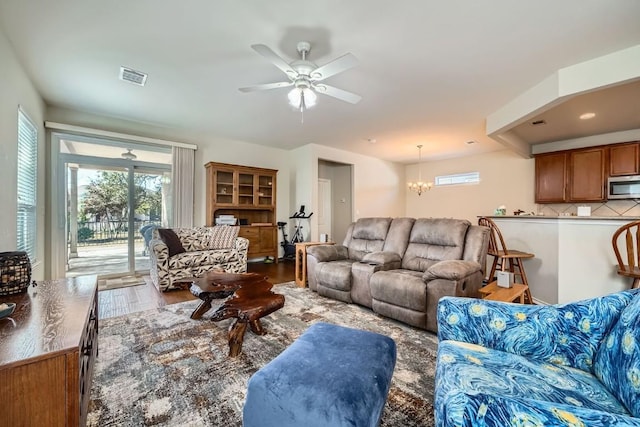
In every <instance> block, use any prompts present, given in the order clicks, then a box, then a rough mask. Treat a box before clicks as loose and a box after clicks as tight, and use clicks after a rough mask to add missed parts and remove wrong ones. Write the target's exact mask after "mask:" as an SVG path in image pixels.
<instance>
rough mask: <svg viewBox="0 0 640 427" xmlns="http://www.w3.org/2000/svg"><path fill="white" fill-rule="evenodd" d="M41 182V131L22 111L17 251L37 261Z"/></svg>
mask: <svg viewBox="0 0 640 427" xmlns="http://www.w3.org/2000/svg"><path fill="white" fill-rule="evenodd" d="M37 179H38V130H37V129H36V127H35V125H34V124H33V122H32V121H31V120H30V119H29V117H27V115H26V114H25V113H24V112H23V111H22V110H21V109H20V108H19V109H18V212H17V227H18V229H17V239H18V242H17V249H18V250H19V251H25V252H26V253H27V254H28V255H29V259H30V260H31V263H32V264H33V263H34V262H35V261H36V235H37V234H36V232H37V230H36V227H37V221H36V203H37V197H36V196H37Z"/></svg>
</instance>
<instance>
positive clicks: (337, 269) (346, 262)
mask: <svg viewBox="0 0 640 427" xmlns="http://www.w3.org/2000/svg"><path fill="white" fill-rule="evenodd" d="M353 263H354V261H353V260H350V259H343V260H339V261H332V262H320V263H318V265H317V266H316V280H317V281H318V285H320V286H324V287H326V288H331V289H337V290H340V291H350V290H351V265H352V264H353Z"/></svg>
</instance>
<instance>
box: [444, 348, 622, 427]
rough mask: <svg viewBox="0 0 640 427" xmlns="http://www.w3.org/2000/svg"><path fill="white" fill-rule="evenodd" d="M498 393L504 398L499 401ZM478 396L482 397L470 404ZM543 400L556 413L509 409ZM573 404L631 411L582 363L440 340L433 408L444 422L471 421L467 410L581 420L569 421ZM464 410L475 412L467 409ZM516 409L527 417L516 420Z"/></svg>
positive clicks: (504, 420)
mask: <svg viewBox="0 0 640 427" xmlns="http://www.w3.org/2000/svg"><path fill="white" fill-rule="evenodd" d="M494 396H495V397H496V398H500V399H502V402H504V404H502V405H500V406H499V407H496V405H498V403H497V402H495V400H494V399H493V397H494ZM475 398H479V399H478V402H474V404H471V405H468V403H469V400H472V399H475ZM502 402H501V403H502ZM527 402H531V404H527ZM544 402H549V403H551V404H553V406H554V407H555V411H553V413H555V415H554V416H555V417H557V418H555V419H554V418H551V419H538V418H536V414H535V412H534V411H522V410H521V411H516V413H515V414H514V413H513V411H511V409H512V406H514V405H518V404H524V406H528V407H530V406H535V407H537V406H538V405H540V404H544ZM512 403H513V404H514V405H512ZM489 407H490V408H491V411H487V408H489ZM572 407H578V408H580V409H583V408H585V409H586V408H590V409H594V410H598V411H603V412H608V413H614V414H621V415H628V412H627V410H626V408H625V407H624V406H623V405H621V404H620V402H619V401H618V400H617V399H616V397H615V396H614V395H612V394H611V393H610V392H609V391H608V390H607V389H606V388H605V387H604V386H603V385H602V384H601V383H600V381H598V378H596V377H595V376H594V375H592V374H590V373H588V372H585V371H582V370H580V369H575V368H571V367H568V366H558V365H555V364H551V363H547V362H542V361H536V360H534V359H530V358H527V357H523V356H520V355H516V354H512V353H506V352H502V351H499V350H493V349H489V348H486V347H481V346H479V345H475V344H469V343H464V342H458V341H441V342H440V343H439V344H438V362H437V372H436V384H435V411H436V413H437V415H438V418H440V421H441V422H442V421H445V420H446V422H445V423H444V424H445V425H470V424H465V423H464V422H463V419H464V417H465V416H468V417H469V418H472V417H473V418H475V419H477V420H478V421H479V422H480V423H482V424H481V425H531V426H534V425H540V426H542V425H583V424H580V423H579V422H576V423H575V424H571V423H567V421H570V420H575V417H573V416H572V413H571V408H572ZM494 409H495V411H494ZM465 410H467V411H469V410H471V411H473V413H472V414H466V415H465ZM487 412H489V414H487ZM514 415H518V416H519V417H525V418H526V420H525V419H519V420H515V421H517V422H516V423H515V424H514V423H513V422H514V419H513V418H512V417H513V416H514ZM473 418H472V420H473ZM467 421H469V420H468V419H467ZM518 421H519V422H518ZM525 421H528V422H525ZM562 421H564V422H562ZM578 421H579V420H578ZM474 425H475V424H474Z"/></svg>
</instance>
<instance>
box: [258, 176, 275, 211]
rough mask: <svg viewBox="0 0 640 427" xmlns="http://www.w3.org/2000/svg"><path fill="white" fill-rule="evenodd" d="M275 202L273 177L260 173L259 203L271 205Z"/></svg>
mask: <svg viewBox="0 0 640 427" xmlns="http://www.w3.org/2000/svg"><path fill="white" fill-rule="evenodd" d="M273 203H274V200H273V177H272V176H271V175H258V204H259V205H261V206H271V205H273Z"/></svg>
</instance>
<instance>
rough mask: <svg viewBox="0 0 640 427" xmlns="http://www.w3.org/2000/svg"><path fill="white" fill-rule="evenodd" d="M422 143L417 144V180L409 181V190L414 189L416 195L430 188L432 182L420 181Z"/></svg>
mask: <svg viewBox="0 0 640 427" xmlns="http://www.w3.org/2000/svg"><path fill="white" fill-rule="evenodd" d="M421 166H422V144H421V145H418V181H417V182H409V183H408V185H409V190H411V191H415V192H416V193H418V196H419V195H421V194H422V193H424V192H425V191H428V190H431V187H433V182H423V181H422V173H421V170H420V169H421Z"/></svg>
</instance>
